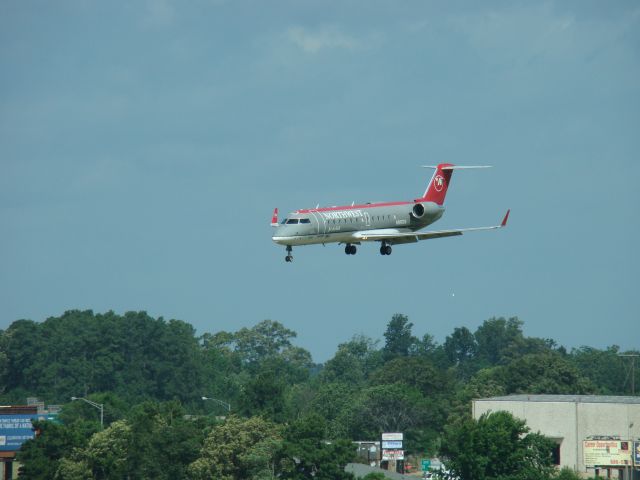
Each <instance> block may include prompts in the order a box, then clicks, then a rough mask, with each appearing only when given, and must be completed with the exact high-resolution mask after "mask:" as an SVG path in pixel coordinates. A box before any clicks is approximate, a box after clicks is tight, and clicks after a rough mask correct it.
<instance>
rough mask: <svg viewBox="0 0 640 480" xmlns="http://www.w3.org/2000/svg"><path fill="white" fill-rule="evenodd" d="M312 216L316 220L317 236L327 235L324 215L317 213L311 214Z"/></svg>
mask: <svg viewBox="0 0 640 480" xmlns="http://www.w3.org/2000/svg"><path fill="white" fill-rule="evenodd" d="M311 214H312V215H313V218H315V220H316V224H317V225H318V226H317V232H316V233H317V235H321V234H324V233H325V229H326V222H325V220H324V218H323V217H322V215H320V214H318V213H316V212H311Z"/></svg>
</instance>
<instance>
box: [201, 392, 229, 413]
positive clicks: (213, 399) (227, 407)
mask: <svg viewBox="0 0 640 480" xmlns="http://www.w3.org/2000/svg"><path fill="white" fill-rule="evenodd" d="M202 400H212V401H214V402H216V403H218V404H220V405H222V406H223V407H225V408H226V409H227V412H229V414H231V404H229V403H227V402H223V401H222V400H218V399H217V398H211V397H205V396H203V397H202Z"/></svg>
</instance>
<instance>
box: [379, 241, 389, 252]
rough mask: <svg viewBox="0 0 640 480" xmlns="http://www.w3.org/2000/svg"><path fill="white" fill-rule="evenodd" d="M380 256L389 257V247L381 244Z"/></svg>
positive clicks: (384, 243)
mask: <svg viewBox="0 0 640 480" xmlns="http://www.w3.org/2000/svg"><path fill="white" fill-rule="evenodd" d="M380 255H391V245H387V243H386V242H382V245H380Z"/></svg>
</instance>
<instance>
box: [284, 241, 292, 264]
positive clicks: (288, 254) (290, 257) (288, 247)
mask: <svg viewBox="0 0 640 480" xmlns="http://www.w3.org/2000/svg"><path fill="white" fill-rule="evenodd" d="M291 250H292V248H291V245H287V256H286V257H284V261H285V262H287V263H288V262H293V255H291Z"/></svg>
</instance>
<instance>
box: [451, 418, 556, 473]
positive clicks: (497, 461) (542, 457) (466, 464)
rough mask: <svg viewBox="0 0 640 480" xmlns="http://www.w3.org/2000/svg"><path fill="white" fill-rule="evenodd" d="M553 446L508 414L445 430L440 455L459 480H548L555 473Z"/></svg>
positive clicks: (463, 423)
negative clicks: (445, 459) (552, 455)
mask: <svg viewBox="0 0 640 480" xmlns="http://www.w3.org/2000/svg"><path fill="white" fill-rule="evenodd" d="M552 448H553V442H552V441H551V440H549V439H547V438H545V437H543V436H542V435H540V434H537V433H530V431H529V428H528V427H527V426H526V424H525V422H524V421H522V420H519V419H517V418H515V417H513V415H511V414H510V413H508V412H496V413H492V414H489V415H486V414H485V415H483V416H482V417H480V419H478V420H477V421H476V420H474V419H471V418H467V419H464V420H462V421H461V422H460V423H458V424H455V425H452V426H450V427H448V428H447V429H446V432H445V435H444V438H443V442H442V446H441V453H442V454H443V455H444V456H445V457H446V458H447V459H448V460H447V461H446V462H445V463H446V465H447V468H448V469H449V470H450V471H451V472H452V473H453V474H454V475H455V476H457V477H460V478H463V479H473V480H531V479H536V480H545V479H549V478H551V476H552V474H553V473H554V467H553V464H552V457H551V452H552Z"/></svg>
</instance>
